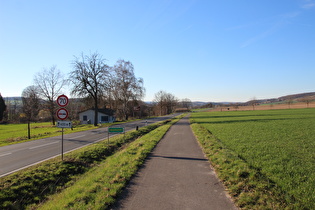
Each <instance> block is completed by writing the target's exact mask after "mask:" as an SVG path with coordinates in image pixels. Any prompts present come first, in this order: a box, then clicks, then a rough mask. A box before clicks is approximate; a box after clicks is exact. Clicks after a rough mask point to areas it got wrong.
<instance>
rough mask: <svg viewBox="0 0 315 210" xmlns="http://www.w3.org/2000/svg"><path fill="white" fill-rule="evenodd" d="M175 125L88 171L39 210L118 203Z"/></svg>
mask: <svg viewBox="0 0 315 210" xmlns="http://www.w3.org/2000/svg"><path fill="white" fill-rule="evenodd" d="M176 121H177V120H173V122H172V123H169V124H167V125H163V126H161V127H159V128H157V129H155V130H154V131H152V132H150V133H148V134H146V135H144V136H143V137H141V138H139V139H137V140H135V141H134V142H132V143H130V144H129V145H128V146H126V148H124V149H122V150H121V151H119V152H117V153H115V154H114V155H112V156H111V157H109V158H107V159H106V160H105V161H104V162H102V163H100V164H99V165H98V166H97V167H94V168H93V169H92V170H90V171H89V172H87V173H86V174H85V175H84V177H82V178H81V179H79V180H78V181H77V182H76V183H75V184H74V185H73V186H71V187H69V188H67V189H65V190H64V191H63V192H61V193H60V194H57V195H53V196H52V197H51V198H50V199H49V201H48V202H47V203H45V204H44V205H42V206H40V208H39V209H106V208H108V207H109V206H110V205H111V204H113V203H114V202H115V198H116V197H117V195H118V194H119V193H120V192H121V191H122V189H123V188H124V187H125V185H126V184H127V183H128V181H129V180H130V179H131V177H132V176H133V175H134V174H135V173H136V172H137V170H138V167H139V166H140V165H142V163H143V162H144V160H145V158H146V157H147V155H148V154H149V153H150V152H151V151H152V149H153V148H154V147H155V145H156V144H157V143H158V142H159V141H160V139H162V137H163V136H164V134H165V133H166V132H167V130H168V129H169V128H170V126H171V125H172V124H173V123H175V122H176Z"/></svg>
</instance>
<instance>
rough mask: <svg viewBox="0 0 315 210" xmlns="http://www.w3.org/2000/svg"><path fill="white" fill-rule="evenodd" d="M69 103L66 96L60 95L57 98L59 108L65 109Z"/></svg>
mask: <svg viewBox="0 0 315 210" xmlns="http://www.w3.org/2000/svg"><path fill="white" fill-rule="evenodd" d="M68 103H69V99H68V97H67V96H66V95H60V96H58V98H57V104H58V105H59V106H60V107H65V106H67V105H68Z"/></svg>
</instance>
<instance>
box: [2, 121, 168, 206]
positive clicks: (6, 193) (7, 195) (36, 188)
mask: <svg viewBox="0 0 315 210" xmlns="http://www.w3.org/2000/svg"><path fill="white" fill-rule="evenodd" d="M168 122H170V120H167V121H163V122H159V123H155V124H152V125H149V126H146V127H143V128H140V129H139V130H138V131H132V132H127V133H126V135H125V136H123V135H119V136H116V137H113V138H111V139H110V144H109V145H108V144H107V140H104V141H102V142H99V143H96V144H93V145H90V146H87V147H84V148H82V149H79V150H76V151H74V152H71V153H68V154H67V155H65V161H64V162H61V161H60V158H55V159H52V160H49V161H46V162H43V163H41V164H38V165H36V166H33V167H30V168H27V169H25V170H22V171H19V172H17V173H14V174H12V175H9V176H6V177H2V178H1V179H0V209H25V208H26V207H27V206H29V205H32V204H36V203H37V204H38V203H41V202H43V201H44V200H45V199H46V198H47V196H49V195H52V194H54V193H56V192H60V191H61V190H63V189H65V188H67V187H69V186H71V185H72V184H74V183H75V181H76V180H77V179H79V177H80V176H81V175H82V174H84V173H86V172H87V171H88V170H89V169H91V168H92V167H93V166H98V164H100V162H101V161H103V160H105V159H106V158H107V157H108V156H110V155H112V154H113V153H114V152H115V151H117V150H118V149H119V148H120V147H121V146H123V145H125V144H126V143H129V142H131V141H134V140H135V139H137V138H138V137H140V136H143V135H144V134H147V133H149V132H151V131H152V130H154V129H156V128H158V127H159V126H161V125H164V124H166V123H168Z"/></svg>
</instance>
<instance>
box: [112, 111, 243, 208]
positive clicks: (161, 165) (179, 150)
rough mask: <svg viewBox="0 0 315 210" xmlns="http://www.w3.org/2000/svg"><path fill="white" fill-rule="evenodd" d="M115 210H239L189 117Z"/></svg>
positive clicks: (154, 155) (164, 142) (162, 144)
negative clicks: (198, 140) (202, 145)
mask: <svg viewBox="0 0 315 210" xmlns="http://www.w3.org/2000/svg"><path fill="white" fill-rule="evenodd" d="M113 209H129V210H132V209H137V210H140V209H150V210H154V209H163V210H164V209H165V210H167V209H172V210H174V209H181V210H182V209H198V210H202V209H207V210H209V209H218V210H224V209H237V208H236V207H235V206H234V204H233V202H232V201H231V199H230V198H229V197H228V196H227V194H226V193H225V191H224V188H223V186H222V184H221V183H220V181H219V180H218V178H217V177H216V175H215V172H214V171H213V169H212V168H211V167H210V163H209V162H208V160H207V159H206V158H205V156H204V154H203V152H202V150H201V149H200V146H199V145H198V143H197V140H196V138H195V137H194V135H193V133H192V130H191V128H190V125H189V119H188V117H185V118H183V119H181V120H180V121H178V122H177V123H176V124H174V125H173V126H172V127H171V128H170V130H169V131H168V132H167V133H166V135H165V136H164V138H163V139H162V140H161V141H160V142H159V144H158V145H157V146H156V148H155V149H154V150H153V152H152V153H151V154H150V155H149V157H148V158H147V160H146V161H145V164H144V166H143V167H142V168H141V169H140V170H139V172H138V173H137V174H136V176H135V177H134V178H133V179H132V180H131V181H130V184H129V185H128V186H127V188H126V189H125V190H124V192H123V193H122V196H121V198H120V199H119V201H118V203H116V205H115V206H114V207H113Z"/></svg>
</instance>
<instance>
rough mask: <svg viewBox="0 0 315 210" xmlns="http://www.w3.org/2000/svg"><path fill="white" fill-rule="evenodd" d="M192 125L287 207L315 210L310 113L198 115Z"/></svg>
mask: <svg viewBox="0 0 315 210" xmlns="http://www.w3.org/2000/svg"><path fill="white" fill-rule="evenodd" d="M192 120H193V122H196V123H197V124H199V125H202V126H203V127H205V128H206V129H207V130H208V131H210V132H211V133H212V134H213V135H214V136H215V138H216V139H218V141H220V142H221V143H222V144H223V146H224V147H226V148H227V149H228V150H230V151H232V152H233V153H235V154H236V155H237V156H238V157H239V158H240V159H241V160H243V161H244V162H245V163H247V164H248V165H249V167H250V168H252V169H255V170H256V171H259V173H261V174H262V175H263V176H265V177H266V178H267V179H268V180H270V181H271V182H273V183H274V185H275V186H276V187H277V188H279V189H281V192H283V193H285V196H284V198H285V199H286V202H287V203H288V206H291V207H293V208H305V209H314V208H315V193H314V188H315V109H288V110H266V111H234V112H201V113H193V114H192ZM256 185H257V184H256Z"/></svg>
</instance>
